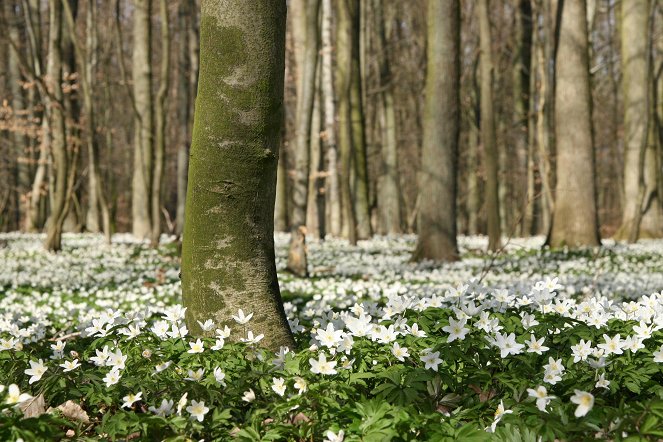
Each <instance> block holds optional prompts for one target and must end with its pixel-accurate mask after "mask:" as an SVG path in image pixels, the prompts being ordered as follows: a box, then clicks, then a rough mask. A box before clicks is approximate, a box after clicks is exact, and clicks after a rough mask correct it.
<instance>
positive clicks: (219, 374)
mask: <svg viewBox="0 0 663 442" xmlns="http://www.w3.org/2000/svg"><path fill="white" fill-rule="evenodd" d="M225 378H226V374H225V373H224V372H223V371H221V367H216V368H215V369H214V379H215V380H216V382H217V383H218V384H220V385H223V386H224V387H225V386H226V382H225V381H224V379H225Z"/></svg>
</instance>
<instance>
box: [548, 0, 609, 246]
mask: <svg viewBox="0 0 663 442" xmlns="http://www.w3.org/2000/svg"><path fill="white" fill-rule="evenodd" d="M559 7H561V8H562V11H561V23H560V25H559V26H561V28H560V30H559V47H558V49H557V63H556V73H555V77H556V82H557V85H556V87H555V140H556V146H557V184H556V188H555V206H554V212H553V222H552V230H551V234H550V238H549V243H550V245H551V246H553V247H560V246H563V245H566V246H570V247H577V246H597V245H600V243H601V241H600V239H599V232H598V215H597V211H596V186H595V182H594V177H595V174H594V168H595V163H594V145H593V139H592V123H591V121H592V119H591V116H592V108H591V92H590V85H589V60H588V52H587V51H588V43H587V18H586V17H587V14H586V4H585V0H577V1H565V2H563V3H560V5H559Z"/></svg>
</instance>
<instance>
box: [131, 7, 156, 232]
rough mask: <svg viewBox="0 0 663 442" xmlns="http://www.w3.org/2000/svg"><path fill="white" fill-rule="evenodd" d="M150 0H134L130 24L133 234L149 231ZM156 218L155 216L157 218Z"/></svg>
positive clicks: (151, 130)
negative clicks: (131, 43) (132, 113)
mask: <svg viewBox="0 0 663 442" xmlns="http://www.w3.org/2000/svg"><path fill="white" fill-rule="evenodd" d="M151 16H152V0H136V1H135V3H134V27H133V32H134V33H133V68H132V69H133V96H134V100H135V105H136V112H137V115H136V119H135V121H134V126H135V129H134V173H133V179H132V183H131V184H132V185H131V209H132V210H131V213H132V223H133V224H132V232H133V234H134V236H136V237H137V238H149V237H150V235H151V233H152V217H151V209H150V207H151V205H150V195H151V194H152V171H153V154H154V107H153V106H154V105H153V98H152V96H153V94H152V43H151V39H152V25H151ZM158 221H159V219H157V220H156V222H158Z"/></svg>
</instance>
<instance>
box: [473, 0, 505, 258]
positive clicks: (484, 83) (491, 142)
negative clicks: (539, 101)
mask: <svg viewBox="0 0 663 442" xmlns="http://www.w3.org/2000/svg"><path fill="white" fill-rule="evenodd" d="M488 11H489V8H488V0H479V2H478V4H477V13H478V15H479V17H478V18H479V28H480V35H481V59H480V65H481V144H482V145H483V149H484V160H485V161H484V165H485V172H486V191H485V207H486V219H487V222H488V250H491V251H496V250H497V249H499V248H500V246H501V239H500V237H501V235H502V230H501V227H500V201H499V189H498V187H499V183H498V180H497V175H498V174H497V171H498V153H497V140H496V133H495V113H494V112H493V75H494V72H493V69H494V68H493V61H492V50H491V47H490V46H491V42H492V39H491V35H490V34H491V32H490V20H489V16H488Z"/></svg>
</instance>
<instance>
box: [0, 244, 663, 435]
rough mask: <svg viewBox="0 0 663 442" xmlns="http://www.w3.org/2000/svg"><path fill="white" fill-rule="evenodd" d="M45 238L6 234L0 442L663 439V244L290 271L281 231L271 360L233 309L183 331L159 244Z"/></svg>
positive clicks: (172, 252)
mask: <svg viewBox="0 0 663 442" xmlns="http://www.w3.org/2000/svg"><path fill="white" fill-rule="evenodd" d="M42 241H43V237H42V236H40V235H26V234H18V233H10V234H0V385H2V387H0V440H17V439H19V438H22V439H23V440H26V441H29V440H50V439H54V440H57V439H59V438H61V437H70V438H74V439H75V438H78V440H99V438H102V439H118V438H119V439H126V440H131V439H136V440H190V438H194V439H196V440H199V439H201V438H204V439H205V440H207V441H209V440H241V441H244V440H247V441H250V440H315V441H317V440H329V441H343V440H345V441H358V440H363V441H384V440H449V441H451V440H467V441H472V440H476V441H480V440H505V441H507V440H509V441H511V440H519V441H530V440H531V441H537V440H555V439H562V440H579V439H585V438H590V439H593V438H599V439H612V440H624V439H628V438H631V439H632V440H642V439H643V438H644V439H656V438H661V437H663V430H661V428H663V272H661V269H663V241H643V242H641V243H638V244H636V245H623V244H614V243H612V242H610V241H605V244H604V246H603V247H601V248H598V249H584V250H580V251H568V250H549V249H542V248H541V244H542V242H543V239H542V238H528V239H512V240H510V241H508V242H507V244H506V246H505V247H504V249H503V250H502V251H501V252H500V253H497V254H494V255H488V254H485V253H484V250H485V246H486V239H485V238H482V237H462V238H461V239H460V248H461V255H462V260H461V261H459V262H457V263H452V264H446V265H443V266H439V265H438V266H436V265H433V264H431V263H424V264H413V263H410V262H409V257H410V253H411V251H412V249H413V248H414V243H415V237H414V236H400V237H378V238H375V239H373V240H370V241H364V242H360V243H359V245H358V246H356V247H351V246H349V245H348V244H347V242H345V241H340V240H328V241H325V242H315V241H310V243H309V253H310V258H309V264H310V269H311V273H312V277H311V278H309V279H300V278H296V277H293V276H292V275H289V274H287V273H284V271H283V269H284V268H285V258H286V253H287V242H288V236H287V235H281V234H278V235H277V236H276V246H277V267H278V269H279V270H280V272H279V278H280V284H281V291H282V295H283V299H284V305H285V309H286V313H287V314H288V317H289V320H290V321H291V328H292V329H293V331H294V332H295V336H296V340H297V348H296V349H290V350H289V351H286V350H284V349H282V351H281V352H279V353H277V354H269V353H267V352H265V351H264V350H261V349H260V348H259V346H258V345H257V340H258V338H259V337H255V336H253V334H252V333H251V334H250V335H249V333H248V332H249V331H250V328H251V327H250V326H251V321H250V320H248V322H246V321H245V320H244V319H243V318H242V315H241V314H238V319H237V324H233V326H232V327H230V328H227V327H224V328H223V329H221V328H220V327H221V326H220V325H218V324H213V323H208V324H205V327H209V328H211V329H214V328H218V329H217V337H216V338H215V339H203V340H198V339H195V338H192V337H191V336H189V335H188V331H187V329H186V327H185V326H184V322H183V310H182V308H181V305H180V298H181V292H180V282H179V277H178V273H179V263H178V261H179V259H178V257H177V250H178V249H177V244H175V243H173V242H171V241H169V240H165V241H163V242H162V245H161V247H160V248H159V249H158V250H153V249H150V248H148V247H147V246H146V245H145V244H142V243H139V242H136V241H134V240H132V239H131V238H130V237H129V236H124V235H116V236H115V237H114V239H113V244H112V245H111V246H108V245H105V244H104V243H103V240H102V238H101V237H100V236H97V235H87V234H85V235H65V237H64V250H63V252H62V253H60V254H58V255H54V254H49V253H46V252H44V251H43V250H42V244H41V242H42ZM250 313H252V312H248V311H247V312H243V314H246V315H247V316H248V315H249V314H250ZM217 326H218V327H217ZM251 337H252V338H253V339H251ZM240 340H243V341H244V342H238V341H240ZM539 438H541V439H539Z"/></svg>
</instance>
